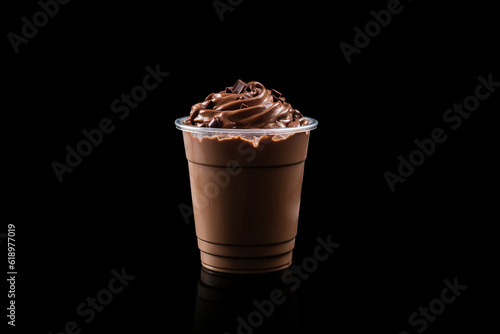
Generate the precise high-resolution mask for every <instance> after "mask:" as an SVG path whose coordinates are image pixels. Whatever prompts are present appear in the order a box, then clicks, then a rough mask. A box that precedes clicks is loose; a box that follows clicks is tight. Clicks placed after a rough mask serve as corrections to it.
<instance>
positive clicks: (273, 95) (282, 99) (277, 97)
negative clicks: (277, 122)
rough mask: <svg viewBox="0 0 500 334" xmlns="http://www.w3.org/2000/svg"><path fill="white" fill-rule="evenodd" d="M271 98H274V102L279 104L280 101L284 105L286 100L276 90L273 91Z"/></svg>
mask: <svg viewBox="0 0 500 334" xmlns="http://www.w3.org/2000/svg"><path fill="white" fill-rule="evenodd" d="M271 96H272V97H273V102H278V101H281V102H282V103H284V102H285V98H284V97H281V93H280V92H278V91H277V90H276V89H272V90H271Z"/></svg>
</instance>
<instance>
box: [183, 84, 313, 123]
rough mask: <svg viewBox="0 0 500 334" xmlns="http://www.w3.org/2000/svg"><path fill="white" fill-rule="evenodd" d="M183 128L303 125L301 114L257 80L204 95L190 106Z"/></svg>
mask: <svg viewBox="0 0 500 334" xmlns="http://www.w3.org/2000/svg"><path fill="white" fill-rule="evenodd" d="M183 123H184V124H186V125H194V126H198V127H209V128H233V129H264V128H286V127H293V126H301V125H307V124H308V120H307V119H305V118H303V116H302V113H301V112H300V111H298V110H297V109H293V108H292V106H291V105H290V103H287V102H285V98H284V97H283V96H281V93H279V92H278V91H276V90H274V89H272V90H269V89H266V88H265V87H264V85H262V84H261V83H259V82H257V81H251V82H249V83H246V82H243V81H241V80H238V81H237V82H236V84H235V85H234V86H233V87H226V89H225V90H223V91H220V92H218V93H212V94H210V95H208V96H207V98H206V99H205V101H203V102H200V103H197V104H195V105H193V106H192V107H191V113H190V115H189V117H188V118H187V119H186V120H185V121H184V122H183Z"/></svg>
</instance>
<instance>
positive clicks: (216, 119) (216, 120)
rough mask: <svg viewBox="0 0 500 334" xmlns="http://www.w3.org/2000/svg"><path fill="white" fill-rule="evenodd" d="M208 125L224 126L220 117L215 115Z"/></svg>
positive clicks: (214, 126)
mask: <svg viewBox="0 0 500 334" xmlns="http://www.w3.org/2000/svg"><path fill="white" fill-rule="evenodd" d="M208 127H209V128H220V127H222V121H221V119H220V117H217V116H215V117H214V118H212V120H211V121H210V123H208Z"/></svg>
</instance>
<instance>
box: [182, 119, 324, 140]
mask: <svg viewBox="0 0 500 334" xmlns="http://www.w3.org/2000/svg"><path fill="white" fill-rule="evenodd" d="M187 118H188V117H187V116H185V117H180V118H177V119H176V120H175V127H176V128H177V129H179V130H182V131H186V132H191V133H193V134H195V135H202V136H208V137H211V136H217V135H233V136H238V135H245V136H257V137H260V136H266V135H270V136H272V135H289V134H293V133H299V132H306V131H311V130H314V129H316V128H317V127H318V121H317V120H315V119H314V118H311V117H303V118H304V119H306V120H308V121H309V124H307V125H301V126H293V127H289V128H270V129H224V128H201V127H198V126H194V125H186V124H183V123H182V122H183V121H184V120H186V119H187Z"/></svg>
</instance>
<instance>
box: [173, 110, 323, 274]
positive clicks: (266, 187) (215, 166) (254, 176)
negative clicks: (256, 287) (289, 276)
mask: <svg viewBox="0 0 500 334" xmlns="http://www.w3.org/2000/svg"><path fill="white" fill-rule="evenodd" d="M183 119H184V118H179V119H177V120H176V122H175V124H176V126H177V128H178V129H180V130H182V131H183V136H184V146H185V149H186V157H187V160H188V165H189V175H190V179H191V194H192V199H193V212H194V220H195V226H196V235H197V237H198V247H199V248H200V250H201V262H202V264H203V266H204V267H206V268H208V269H211V270H214V271H220V272H227V273H263V272H271V271H277V270H281V269H284V268H286V267H288V266H289V265H290V264H291V261H292V250H293V247H294V245H295V236H296V234H297V223H298V215H299V207H300V193H301V189H302V177H303V173H304V161H305V159H306V155H307V145H308V142H309V135H310V130H313V129H315V128H316V126H317V124H318V122H317V121H316V120H314V119H312V118H308V117H305V119H307V120H308V121H309V124H308V125H303V126H298V127H290V128H277V129H275V128H273V129H222V128H206V127H196V126H190V125H184V124H182V121H183Z"/></svg>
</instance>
